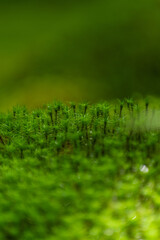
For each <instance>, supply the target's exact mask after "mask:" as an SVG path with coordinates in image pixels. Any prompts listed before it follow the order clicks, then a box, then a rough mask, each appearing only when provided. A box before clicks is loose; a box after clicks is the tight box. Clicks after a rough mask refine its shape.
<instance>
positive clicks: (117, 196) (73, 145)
mask: <svg viewBox="0 0 160 240" xmlns="http://www.w3.org/2000/svg"><path fill="white" fill-rule="evenodd" d="M158 109H159V106H158V104H157V103H156V104H153V105H152V103H150V102H148V101H140V102H138V103H137V102H135V101H133V100H132V99H127V100H125V101H119V102H116V103H111V104H109V103H106V102H105V103H99V104H94V105H93V104H91V105H90V104H87V103H82V104H75V103H70V104H62V103H60V102H55V103H53V104H49V105H47V106H44V107H43V108H41V109H36V110H34V111H28V110H27V109H26V108H25V107H15V108H13V111H11V112H9V113H7V114H1V115H0V239H2V240H3V239H4V240H5V239H13V240H17V239H19V240H41V239H43V240H44V239H45V240H63V239H64V240H88V239H91V240H118V239H122V240H128V239H143V240H152V239H153V240H159V239H160V230H159V226H160V215H159V210H160V186H159V181H160V174H159V172H160V165H159V161H160V155H159V153H160V149H159V146H160V130H159V129H160V128H159V127H160V126H159V116H160V115H159V110H158Z"/></svg>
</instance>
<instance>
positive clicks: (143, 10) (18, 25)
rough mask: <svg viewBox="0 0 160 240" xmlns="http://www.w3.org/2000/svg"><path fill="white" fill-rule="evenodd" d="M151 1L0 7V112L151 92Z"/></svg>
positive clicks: (156, 49)
mask: <svg viewBox="0 0 160 240" xmlns="http://www.w3.org/2000/svg"><path fill="white" fill-rule="evenodd" d="M159 26H160V2H159V0H134V1H128V0H106V1H104V0H103V1H102V0H99V1H94V0H93V1H92V0H86V1H85V0H81V1H73V0H68V1H65V0H55V1H49V0H48V1H47V0H46V1H34V0H33V1H31V0H30V1H18V0H15V1H11V0H8V1H7V0H5V1H4V2H3V1H1V3H0V109H1V110H5V109H8V108H10V107H11V106H13V105H15V104H26V105H27V106H38V105H41V104H42V103H45V102H48V101H52V100H53V99H59V100H67V101H71V100H75V101H80V100H89V101H95V100H101V99H110V98H115V97H116V98H117V97H125V96H130V95H132V94H133V93H140V94H142V95H145V94H154V95H158V94H159V87H160V31H159Z"/></svg>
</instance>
